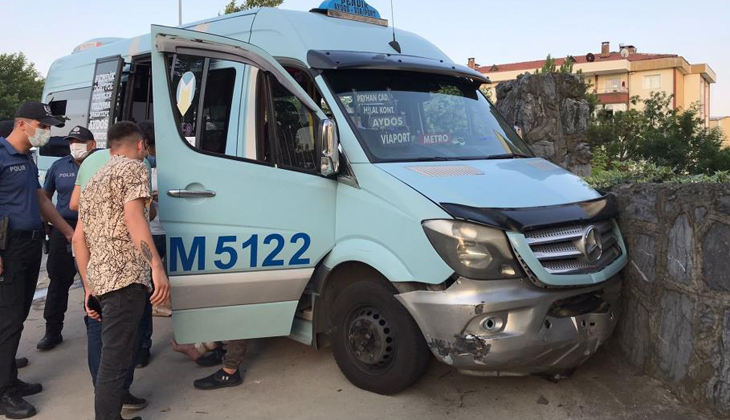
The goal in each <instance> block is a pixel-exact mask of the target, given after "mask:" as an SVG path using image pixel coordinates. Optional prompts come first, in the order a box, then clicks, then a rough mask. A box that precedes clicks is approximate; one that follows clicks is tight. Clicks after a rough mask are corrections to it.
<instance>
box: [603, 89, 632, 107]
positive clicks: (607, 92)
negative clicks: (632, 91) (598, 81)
mask: <svg viewBox="0 0 730 420" xmlns="http://www.w3.org/2000/svg"><path fill="white" fill-rule="evenodd" d="M598 101H599V102H601V103H602V104H628V103H629V90H628V89H626V88H625V87H619V88H611V89H599V90H598Z"/></svg>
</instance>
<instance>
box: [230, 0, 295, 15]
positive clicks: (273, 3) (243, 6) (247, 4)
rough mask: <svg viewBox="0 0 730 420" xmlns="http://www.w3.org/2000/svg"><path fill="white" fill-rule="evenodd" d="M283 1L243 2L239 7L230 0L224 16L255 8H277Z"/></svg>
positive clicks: (258, 0) (256, 0) (248, 0)
mask: <svg viewBox="0 0 730 420" xmlns="http://www.w3.org/2000/svg"><path fill="white" fill-rule="evenodd" d="M282 3H284V0H245V2H244V3H243V4H241V5H240V6H239V5H237V4H236V0H231V2H230V3H228V4H227V5H226V10H225V14H227V15H229V14H231V13H236V12H242V11H244V10H249V9H255V8H257V7H279V6H281V4H282Z"/></svg>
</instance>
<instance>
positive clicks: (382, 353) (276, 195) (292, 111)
mask: <svg viewBox="0 0 730 420" xmlns="http://www.w3.org/2000/svg"><path fill="white" fill-rule="evenodd" d="M485 83H489V80H488V79H487V78H485V76H484V75H483V74H481V73H479V72H476V71H474V70H472V69H470V68H468V67H466V66H462V65H459V64H456V63H454V62H453V61H452V60H451V59H449V57H448V56H447V55H446V54H444V52H442V51H441V50H440V49H439V48H437V47H436V46H434V45H433V44H432V43H430V42H429V41H427V40H426V39H424V38H422V37H420V36H418V35H415V34H413V33H410V32H407V31H403V30H396V29H394V28H393V27H392V26H389V24H388V22H387V21H386V20H384V19H382V18H381V17H380V14H379V13H378V11H377V10H375V9H374V8H372V7H370V6H369V5H368V4H367V3H366V2H365V1H360V0H358V1H352V0H328V1H325V2H324V3H322V4H321V5H320V6H319V7H316V8H315V9H312V10H311V11H309V12H306V11H291V10H282V9H272V8H261V9H254V10H249V11H244V12H240V13H236V14H231V15H225V16H218V17H214V18H211V19H207V20H203V21H200V22H195V23H191V24H187V25H183V26H181V27H177V28H172V27H165V26H158V25H153V26H152V27H151V31H150V33H149V34H145V35H141V36H138V37H135V38H131V39H118V38H104V39H96V40H92V41H89V42H86V43H84V44H82V45H81V46H79V47H78V48H76V50H74V51H73V53H71V54H70V55H67V56H65V57H61V58H59V59H58V60H56V61H55V62H54V63H53V65H52V67H51V69H50V71H49V73H48V78H47V82H46V85H45V91H44V93H43V99H44V100H45V101H47V102H49V103H50V104H51V107H52V108H53V109H54V112H56V113H58V114H62V115H66V116H67V118H69V120H68V121H67V123H66V127H73V126H75V125H77V124H80V125H84V126H88V127H89V129H91V130H92V131H93V132H94V133H95V135H96V137H97V141H98V143H99V145H100V147H104V144H105V141H106V130H107V128H108V127H109V125H110V124H113V123H114V122H116V121H122V120H130V121H137V122H141V121H145V120H152V121H154V124H155V133H156V139H157V167H158V174H159V175H158V177H159V180H158V184H159V191H160V193H159V202H160V203H159V204H160V215H161V216H160V217H161V220H162V223H163V225H164V228H165V230H166V232H167V249H168V251H167V266H168V270H169V274H170V280H171V284H172V306H173V327H174V331H175V337H176V339H177V340H178V341H179V342H181V343H191V342H199V341H214V340H216V341H217V340H221V341H224V340H235V339H249V338H262V337H279V336H288V337H291V338H292V339H294V340H296V341H299V342H302V343H305V344H307V345H311V346H314V347H316V348H323V347H328V346H331V348H332V351H333V354H334V358H335V360H336V362H337V364H338V366H339V367H340V369H341V371H342V372H343V374H344V375H345V376H346V377H347V378H348V379H349V380H350V381H351V382H352V383H353V384H354V385H356V386H358V387H360V388H362V389H365V390H369V391H372V392H376V393H381V394H394V393H397V392H399V391H401V390H403V389H405V388H407V387H408V386H410V385H412V384H413V383H414V382H416V381H417V380H418V379H419V378H420V377H421V376H422V375H423V373H424V371H425V370H426V367H427V364H428V362H429V360H430V358H431V357H435V358H436V359H438V360H439V361H441V362H443V363H446V364H449V365H451V366H453V367H454V368H455V369H457V370H458V371H459V372H461V373H464V374H470V375H485V376H486V375H495V376H500V375H547V376H553V377H560V376H565V375H567V374H569V373H570V372H572V371H573V370H574V369H575V368H576V367H578V366H580V365H581V364H582V363H584V362H585V361H586V360H587V359H588V358H590V357H591V355H593V354H594V353H595V352H596V351H597V349H598V348H599V347H600V346H601V344H603V343H604V342H605V341H606V340H607V339H608V338H609V336H610V335H611V333H612V331H613V329H614V327H615V325H616V322H617V318H618V316H619V307H618V297H619V292H620V285H621V278H620V271H621V269H622V268H623V267H624V266H625V265H626V262H627V252H626V247H625V244H624V241H623V239H622V236H621V233H620V232H619V228H618V225H617V222H616V218H617V215H618V213H617V204H616V202H615V200H614V199H613V198H612V196H610V195H603V194H601V193H599V192H597V191H596V190H594V189H592V188H591V187H590V186H589V185H588V184H587V183H586V182H584V181H583V180H582V179H581V178H579V177H578V176H575V175H573V174H571V173H570V172H568V171H566V170H564V169H562V168H560V167H558V166H556V165H554V164H552V163H550V162H548V161H546V160H544V159H541V158H538V157H535V156H534V155H533V153H532V152H531V150H530V148H529V147H528V146H527V145H526V144H525V142H524V141H523V140H522V139H521V138H520V136H519V135H517V133H515V131H514V129H513V128H512V127H510V124H508V123H507V122H506V121H505V120H504V119H503V118H502V117H501V116H500V114H499V113H498V112H497V110H496V109H495V107H494V106H493V105H492V104H491V103H490V101H489V100H487V98H486V97H485V96H484V95H483V94H482V93H481V91H480V86H482V85H484V84H485ZM64 134H65V133H64V132H63V130H56V129H54V132H53V135H54V136H63V135H64ZM46 158H47V159H48V160H49V161H50V160H52V158H51V157H48V156H45V157H44V156H43V155H42V154H41V157H40V158H39V162H40V163H41V168H43V161H44V159H46Z"/></svg>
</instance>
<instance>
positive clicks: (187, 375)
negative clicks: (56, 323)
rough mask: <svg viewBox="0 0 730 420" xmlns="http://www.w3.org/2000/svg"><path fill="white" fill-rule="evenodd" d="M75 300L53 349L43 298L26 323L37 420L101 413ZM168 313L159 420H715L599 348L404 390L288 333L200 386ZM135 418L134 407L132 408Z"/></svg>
mask: <svg viewBox="0 0 730 420" xmlns="http://www.w3.org/2000/svg"><path fill="white" fill-rule="evenodd" d="M71 294H72V299H71V301H72V302H71V304H70V309H69V313H68V316H67V326H66V329H65V330H64V333H63V334H64V338H65V341H64V343H63V344H61V345H60V346H59V347H58V348H56V349H55V350H53V351H51V352H47V353H39V352H38V351H37V350H36V349H35V345H36V343H37V342H38V340H39V339H40V338H41V336H42V335H43V331H44V324H43V313H42V309H43V303H44V302H43V300H42V299H40V300H38V301H36V303H35V304H34V305H33V306H34V307H33V310H32V312H31V315H30V317H29V320H28V322H27V323H26V330H25V332H24V335H23V340H22V343H21V347H20V350H19V355H22V356H27V357H28V358H29V359H30V361H31V364H30V366H29V367H27V368H25V369H22V370H21V371H20V375H21V378H22V379H24V380H26V381H34V382H36V381H38V382H42V383H43V386H44V387H45V390H44V392H43V393H41V394H39V395H36V396H32V397H29V398H28V400H29V401H31V402H32V403H33V404H35V405H36V407H37V408H38V410H39V414H38V416H36V417H35V418H36V419H39V420H43V419H48V420H67V419H68V420H71V419H73V420H79V419H92V418H93V389H92V386H91V381H90V378H89V372H88V368H87V364H86V335H85V330H84V324H83V320H82V317H83V313H82V308H81V303H80V302H81V299H82V297H83V293H82V290H81V289H75V290H73V291H72V292H71ZM171 324H172V323H171V322H170V319H169V318H155V333H154V347H153V359H152V363H151V364H150V365H149V366H148V367H147V368H145V369H142V370H137V371H136V379H135V383H134V385H133V388H132V390H133V392H134V393H135V394H136V395H138V396H141V397H144V398H148V399H149V400H150V405H149V407H147V408H146V409H145V410H143V411H141V412H139V413H138V414H137V415H140V416H142V418H144V419H145V420H154V419H175V420H184V419H272V420H273V419H276V420H280V419H353V420H355V419H418V420H428V419H443V418H449V419H469V420H475V419H495V420H496V419H499V420H505V419H520V420H527V419H545V420H550V419H561V420H563V419H637V420H638V419H663V420H680V419H681V420H689V419H709V418H708V417H703V416H701V415H698V414H697V413H695V412H693V411H692V410H690V409H688V408H685V407H682V406H681V405H680V404H679V403H678V402H677V401H676V399H675V398H674V397H673V396H672V395H671V394H670V393H669V392H668V391H666V390H665V389H664V388H662V387H661V386H660V385H659V384H658V383H657V382H656V381H653V380H651V379H649V378H647V377H645V376H642V375H640V374H637V373H636V372H633V371H631V370H630V369H628V368H626V367H624V366H623V365H621V364H619V363H618V362H616V361H615V360H613V359H611V358H610V357H609V356H608V355H607V354H606V353H603V352H599V353H598V354H597V355H596V356H595V357H594V358H592V359H591V360H589V362H588V363H587V364H586V365H584V366H583V367H581V368H580V369H579V370H578V371H577V373H576V374H575V375H574V376H573V377H572V378H570V379H568V380H564V381H562V382H559V383H551V382H549V381H547V380H545V379H541V378H534V377H524V378H474V377H465V376H461V375H459V374H457V373H456V372H455V371H454V370H453V369H452V368H450V367H448V366H446V365H442V364H439V363H437V362H435V361H434V362H433V363H432V364H431V366H430V368H429V370H428V372H427V374H426V376H425V377H424V378H423V379H422V380H421V381H420V382H419V383H418V384H416V386H414V387H413V388H411V389H409V390H407V391H405V392H402V393H401V394H399V395H397V396H389V397H386V396H380V395H376V394H372V393H369V392H365V391H362V390H360V389H358V388H355V387H354V386H352V385H351V384H350V383H349V382H348V381H347V380H346V379H345V378H344V377H343V376H342V374H341V373H340V372H339V370H338V368H337V366H336V364H335V362H334V360H333V358H332V354H331V352H330V351H329V350H321V351H316V350H314V349H312V348H309V347H307V346H304V345H302V344H299V343H296V342H294V341H291V340H289V339H285V338H278V339H265V340H255V341H254V342H253V343H252V345H251V346H250V347H249V348H250V351H249V354H248V356H247V361H246V363H245V365H244V366H243V369H245V370H246V372H245V378H244V383H243V385H241V386H240V387H237V388H229V389H223V390H217V391H207V392H206V391H198V390H196V389H194V388H193V386H192V382H193V380H195V379H197V378H200V377H203V376H206V375H208V374H209V373H211V372H212V371H214V370H215V369H205V368H201V367H198V366H197V365H196V364H194V363H193V362H190V361H188V360H187V359H185V358H184V357H183V356H182V355H180V354H177V353H175V352H173V351H172V350H171V349H170V347H169V344H168V342H169V340H170V339H171V338H172V331H171ZM124 416H125V417H131V413H124Z"/></svg>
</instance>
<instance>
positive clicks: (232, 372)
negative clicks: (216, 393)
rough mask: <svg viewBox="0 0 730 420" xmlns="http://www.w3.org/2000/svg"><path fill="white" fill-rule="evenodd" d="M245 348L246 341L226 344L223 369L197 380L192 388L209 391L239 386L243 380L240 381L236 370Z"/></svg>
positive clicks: (239, 375)
mask: <svg viewBox="0 0 730 420" xmlns="http://www.w3.org/2000/svg"><path fill="white" fill-rule="evenodd" d="M247 347H248V341H247V340H233V341H228V342H226V349H227V351H226V354H225V356H223V369H221V370H219V371H218V372H216V373H214V374H212V375H210V376H207V377H205V378H203V379H198V380H197V381H195V382H194V383H193V386H195V388H197V389H203V390H211V389H218V388H225V387H231V386H238V385H240V384H241V383H242V382H243V379H241V372H240V371H239V369H238V368H239V367H240V366H241V363H242V362H243V357H244V356H245V355H246V348H247Z"/></svg>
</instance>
